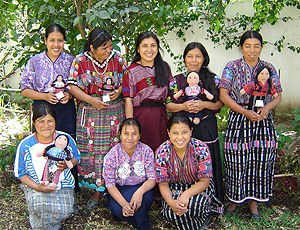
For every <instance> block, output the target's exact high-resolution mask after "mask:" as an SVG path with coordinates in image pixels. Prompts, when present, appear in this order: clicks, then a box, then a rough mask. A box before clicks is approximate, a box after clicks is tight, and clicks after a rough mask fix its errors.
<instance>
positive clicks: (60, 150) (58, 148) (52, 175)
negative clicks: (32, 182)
mask: <svg viewBox="0 0 300 230" xmlns="http://www.w3.org/2000/svg"><path fill="white" fill-rule="evenodd" d="M68 143H69V138H68V136H67V135H64V134H60V135H58V136H57V137H56V138H55V141H54V144H52V145H49V146H48V147H47V148H45V150H44V152H43V153H42V154H43V156H44V157H46V158H47V162H46V165H45V168H44V171H43V176H42V181H44V182H45V186H49V187H52V188H57V187H58V183H59V177H60V174H61V171H60V170H59V169H57V163H59V162H60V161H65V162H66V165H67V166H68V168H69V169H72V168H73V164H72V162H71V161H70V159H71V156H70V151H69V150H68V148H67V146H68ZM37 155H38V156H39V155H41V154H37Z"/></svg>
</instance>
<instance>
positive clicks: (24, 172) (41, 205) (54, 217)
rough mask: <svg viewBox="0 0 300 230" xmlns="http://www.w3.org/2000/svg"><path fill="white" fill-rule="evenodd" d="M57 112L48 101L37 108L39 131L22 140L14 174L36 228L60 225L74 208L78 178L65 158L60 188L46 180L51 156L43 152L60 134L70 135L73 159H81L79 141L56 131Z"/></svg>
mask: <svg viewBox="0 0 300 230" xmlns="http://www.w3.org/2000/svg"><path fill="white" fill-rule="evenodd" d="M55 118H56V115H55V112H54V110H53V108H52V107H51V106H50V105H48V104H39V105H37V106H36V107H35V108H34V110H33V118H32V121H33V124H34V127H35V129H36V132H35V133H33V134H32V135H30V136H28V137H26V138H25V139H24V140H22V141H21V142H20V144H19V146H18V148H17V152H16V158H15V164H14V174H15V177H17V178H18V179H20V181H21V182H22V184H21V186H20V187H21V189H22V190H23V191H24V193H25V198H26V203H27V208H28V212H29V220H30V225H31V227H32V228H33V229H60V227H61V222H62V221H63V220H65V219H66V218H68V216H69V215H70V214H71V213H72V212H73V205H74V190H73V188H74V185H75V182H74V178H73V176H72V174H71V172H70V169H69V168H68V167H67V165H66V163H65V161H63V160H62V161H60V162H59V163H58V164H57V169H58V170H60V171H61V173H60V177H59V181H58V186H57V188H53V187H48V186H46V184H45V182H44V181H42V176H43V171H44V168H45V165H46V162H47V159H46V158H44V157H43V156H41V154H40V152H43V151H44V150H45V148H46V147H47V146H49V145H51V144H53V143H54V140H55V139H56V137H57V136H58V135H60V134H65V135H67V137H68V139H69V143H68V146H67V148H68V151H69V152H70V158H71V159H70V163H72V165H73V166H75V165H76V164H77V163H78V161H79V160H80V155H79V151H78V149H77V147H76V145H75V141H74V140H73V139H72V137H71V136H69V135H68V134H66V133H64V132H60V131H55V121H56V120H55Z"/></svg>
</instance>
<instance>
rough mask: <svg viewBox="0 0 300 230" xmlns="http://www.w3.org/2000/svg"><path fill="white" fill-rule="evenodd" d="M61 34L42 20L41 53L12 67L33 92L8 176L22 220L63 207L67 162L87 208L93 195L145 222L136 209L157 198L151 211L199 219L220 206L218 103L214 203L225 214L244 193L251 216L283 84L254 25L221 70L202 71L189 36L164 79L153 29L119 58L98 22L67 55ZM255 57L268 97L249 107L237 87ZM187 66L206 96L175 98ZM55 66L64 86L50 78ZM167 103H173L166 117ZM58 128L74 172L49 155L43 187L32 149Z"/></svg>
mask: <svg viewBox="0 0 300 230" xmlns="http://www.w3.org/2000/svg"><path fill="white" fill-rule="evenodd" d="M64 40H65V31H64V29H63V28H62V27H61V26H60V25H58V24H52V25H50V26H49V27H48V28H47V29H46V36H45V44H46V46H47V51H45V52H43V53H41V54H37V55H35V56H34V57H32V58H31V59H30V60H29V62H28V64H27V65H26V67H25V69H24V71H23V73H22V75H21V89H22V95H23V96H26V97H28V98H31V99H33V100H34V114H33V124H34V127H35V132H34V134H32V135H30V136H29V137H27V138H25V139H24V140H23V141H22V142H21V143H20V144H19V147H18V149H17V153H16V159H15V176H16V177H17V178H19V179H20V180H21V182H22V186H21V187H22V190H23V191H24V193H25V197H26V202H27V205H28V210H29V218H30V224H31V226H32V228H34V229H59V228H60V226H61V222H62V221H63V220H64V219H65V218H67V217H68V216H69V215H70V213H72V212H73V211H74V207H76V202H75V201H74V191H73V190H72V188H74V186H75V184H78V183H77V182H76V178H77V168H76V165H77V164H78V175H79V181H80V184H81V185H82V186H86V187H89V188H92V189H93V190H94V193H93V195H92V197H91V198H90V199H89V200H88V203H87V204H86V208H87V209H89V210H92V209H95V208H96V207H97V206H98V203H99V201H100V200H101V197H102V195H104V197H105V198H106V200H107V203H108V205H107V207H108V208H109V209H110V210H111V212H112V215H113V216H114V218H115V219H116V220H122V219H125V220H126V221H128V222H129V223H131V224H132V225H133V227H134V228H136V229H149V228H150V223H149V218H148V214H147V211H148V210H149V209H150V207H151V205H152V203H153V200H154V198H155V199H159V198H160V197H162V214H163V216H164V217H165V218H166V219H168V220H169V221H171V222H172V223H173V224H174V225H175V226H176V227H177V228H178V229H204V228H205V225H206V224H207V223H208V221H209V217H210V213H211V212H217V213H222V212H223V210H222V209H223V205H222V203H223V202H224V191H223V177H222V161H221V157H220V149H219V139H218V129H217V120H216V116H215V115H216V113H218V112H219V110H220V109H221V107H222V106H223V103H224V104H226V105H227V106H228V107H229V108H230V109H231V110H230V115H229V120H228V127H227V130H226V134H225V141H224V167H225V194H226V196H227V198H228V199H229V201H230V202H231V203H230V205H229V206H228V207H227V209H226V210H225V213H226V214H227V215H228V216H231V215H233V214H234V212H235V210H236V206H237V204H238V203H242V202H244V201H245V200H250V212H251V214H252V216H253V217H254V218H256V219H259V217H260V216H259V215H260V213H259V210H258V209H257V207H258V205H257V202H266V201H268V200H269V197H270V196H271V195H272V176H273V173H274V162H275V157H276V143H277V142H276V135H275V131H274V127H273V123H272V117H271V114H270V113H269V111H270V110H271V109H272V108H274V107H275V106H277V105H278V104H279V103H280V101H281V93H280V92H281V91H282V90H281V86H280V82H279V78H278V75H277V73H276V70H275V68H274V67H273V66H272V65H271V64H270V63H267V62H264V61H262V60H260V59H259V56H260V53H261V50H262V44H263V42H262V37H261V35H260V34H259V33H258V32H256V31H247V32H246V33H244V35H243V36H242V37H241V42H240V48H241V51H242V53H243V57H242V58H241V59H238V60H235V61H231V62H229V63H228V64H227V65H226V67H225V69H224V72H223V75H222V77H221V78H219V77H218V76H217V75H215V74H214V73H212V72H211V71H210V70H209V69H208V65H209V61H210V58H209V55H208V53H207V51H206V49H205V48H204V46H203V45H202V44H200V43H198V42H192V43H190V44H188V45H187V46H186V48H185V50H184V54H183V58H184V63H185V65H186V67H187V71H186V72H184V73H182V74H179V75H176V76H175V77H172V74H171V70H170V67H169V65H168V64H167V63H166V62H165V61H163V59H162V56H161V54H160V45H159V40H158V38H157V36H156V35H155V34H154V33H152V32H149V31H147V32H143V33H141V34H140V35H139V36H138V38H137V40H136V46H135V54H134V57H133V59H132V61H131V65H130V66H128V65H127V62H126V60H125V58H124V57H123V56H122V55H121V54H120V53H119V52H117V51H114V50H113V49H112V36H111V35H110V34H109V33H108V32H107V31H105V30H104V29H101V28H95V29H93V30H92V31H91V33H90V35H89V38H88V40H87V42H86V44H85V47H84V52H83V53H81V54H79V55H77V56H76V57H75V58H73V57H72V56H70V55H68V54H66V53H64V52H63V46H64ZM261 66H268V67H270V68H271V74H270V76H269V78H270V79H271V80H272V82H273V85H274V86H275V89H276V92H278V96H277V97H274V98H273V97H272V96H271V95H269V94H268V95H267V96H265V97H264V98H263V100H264V106H263V107H262V108H261V109H259V110H258V111H257V110H256V111H255V110H253V108H250V107H249V100H250V101H251V100H253V96H251V95H249V94H244V95H241V93H240V90H241V89H242V88H243V86H244V85H245V84H247V83H248V82H251V81H253V80H254V77H255V76H256V74H257V69H258V68H259V67H261ZM190 72H196V73H197V74H198V75H199V79H198V81H200V82H201V83H199V84H198V86H200V87H202V88H204V89H205V90H207V91H208V92H210V93H211V94H212V96H213V98H214V99H213V100H209V99H207V98H206V96H205V95H204V94H203V93H202V94H200V96H199V99H198V98H197V99H195V98H194V97H193V98H192V99H191V100H187V99H186V97H180V98H177V97H175V96H174V95H175V94H176V93H178V92H179V91H180V90H182V88H184V87H185V85H186V84H187V83H188V81H187V75H188V73H190ZM58 76H59V78H60V82H63V83H64V84H63V83H61V84H59V86H58V87H57V86H56V85H58V84H54V82H55V81H58V80H57V79H59V78H58ZM58 88H59V89H58ZM190 91H196V88H192V89H191V90H190ZM201 92H202V91H201ZM73 97H75V98H76V100H77V113H76V114H77V115H75V104H74V100H73ZM255 99H256V98H254V100H255ZM166 110H169V111H170V112H172V113H173V115H172V116H171V118H170V119H168V116H167V111H166ZM199 112H200V113H201V116H200V119H201V121H200V122H199V124H194V123H193V122H192V121H191V119H190V118H189V117H188V116H187V113H199ZM75 116H76V117H75ZM75 123H76V126H75ZM55 129H56V130H58V131H56V130H55ZM64 133H69V134H70V135H68V134H67V135H66V137H67V139H68V142H67V147H66V149H68V153H70V157H69V158H70V160H69V161H70V162H71V163H72V165H73V166H75V167H73V169H72V170H73V172H72V173H73V175H74V177H73V176H72V175H71V173H70V169H69V168H70V167H68V166H69V162H68V164H67V162H66V160H58V161H57V162H58V163H57V164H56V166H55V167H56V168H55V169H56V170H60V171H61V172H63V173H61V174H60V176H59V182H58V183H59V186H57V187H56V188H53V187H49V186H47V184H46V183H45V182H43V181H42V180H41V178H42V177H43V171H45V170H44V168H45V164H46V162H47V160H46V159H45V157H41V154H39V153H40V152H45V151H46V150H45V149H46V147H47V146H49V145H51V144H53V143H54V142H55V140H56V137H57V136H58V135H59V134H64ZM75 137H76V144H75V141H74V139H75ZM79 152H80V154H79ZM42 155H44V156H45V154H42ZM51 170H54V169H53V168H51ZM74 178H75V180H74ZM156 184H158V187H157V186H156ZM155 187H156V188H157V189H155ZM158 188H159V189H158ZM78 190H79V188H77V189H75V191H78ZM159 192H160V193H159ZM53 207H55V208H53Z"/></svg>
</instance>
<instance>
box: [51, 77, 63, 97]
mask: <svg viewBox="0 0 300 230" xmlns="http://www.w3.org/2000/svg"><path fill="white" fill-rule="evenodd" d="M50 86H51V87H54V93H55V96H56V98H57V99H58V100H60V99H62V98H63V97H64V91H65V87H66V82H65V81H64V79H63V76H61V75H57V77H56V79H55V80H54V81H53V82H52V83H51V85H50Z"/></svg>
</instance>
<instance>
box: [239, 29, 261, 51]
mask: <svg viewBox="0 0 300 230" xmlns="http://www.w3.org/2000/svg"><path fill="white" fill-rule="evenodd" d="M248 38H256V39H258V40H259V41H260V45H261V46H262V45H263V38H262V36H261V34H260V33H259V32H257V31H255V30H248V31H246V32H245V33H244V34H243V35H242V36H241V39H240V46H241V47H242V46H243V45H244V42H245V41H246V39H248Z"/></svg>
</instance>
